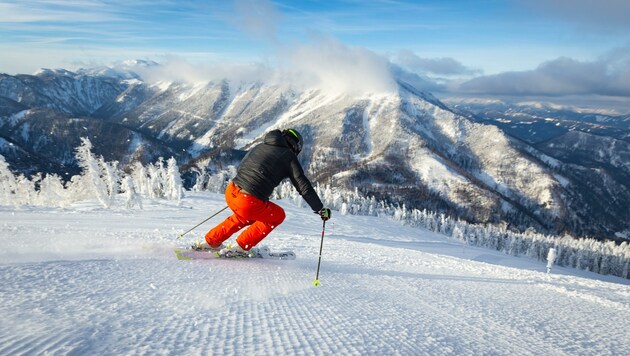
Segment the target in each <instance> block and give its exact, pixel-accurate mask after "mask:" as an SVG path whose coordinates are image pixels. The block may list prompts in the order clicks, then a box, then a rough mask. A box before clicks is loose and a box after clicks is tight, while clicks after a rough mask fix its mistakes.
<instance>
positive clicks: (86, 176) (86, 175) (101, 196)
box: [75, 137, 111, 208]
mask: <svg viewBox="0 0 630 356" xmlns="http://www.w3.org/2000/svg"><path fill="white" fill-rule="evenodd" d="M76 158H77V160H78V163H79V167H81V168H82V169H83V172H82V175H81V179H80V180H78V181H76V182H75V184H80V185H82V186H80V187H78V188H79V189H77V190H78V191H79V192H83V193H87V194H90V193H91V194H90V195H93V196H95V197H96V198H97V199H98V201H99V202H100V203H101V204H102V205H103V207H105V208H108V207H109V206H110V205H111V197H110V195H109V191H108V188H107V184H106V182H105V181H104V179H103V169H102V166H101V164H99V160H97V159H96V158H95V157H94V155H93V154H92V143H91V142H90V140H89V139H88V138H86V137H82V138H81V145H80V146H79V147H77V149H76ZM79 182H80V183H79Z"/></svg>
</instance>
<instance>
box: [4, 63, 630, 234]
mask: <svg viewBox="0 0 630 356" xmlns="http://www.w3.org/2000/svg"><path fill="white" fill-rule="evenodd" d="M0 98H1V100H2V101H0V103H2V109H1V111H0V113H1V114H0V139H1V140H2V141H0V154H2V155H4V156H5V158H6V160H7V162H9V164H10V165H11V167H12V168H13V169H17V170H21V171H23V172H24V173H27V174H32V173H34V172H37V171H48V172H63V174H65V173H68V175H70V174H71V173H72V171H73V169H76V167H73V163H74V162H73V155H72V152H73V148H74V147H76V146H78V142H79V138H80V137H82V136H88V137H89V138H90V140H92V142H93V144H94V150H95V152H96V153H97V154H102V155H104V157H105V158H106V159H108V160H118V161H119V162H121V164H123V165H125V164H127V163H129V162H131V161H133V160H136V159H140V160H145V161H146V160H155V159H156V158H157V157H159V156H164V157H170V156H174V157H175V158H176V159H177V160H178V162H179V163H180V164H181V165H182V169H184V170H187V169H192V168H194V167H199V168H207V170H209V171H213V170H215V171H216V170H218V169H221V167H224V166H226V165H229V164H236V163H237V162H238V160H239V159H240V158H241V157H242V154H243V152H244V151H245V150H247V149H248V148H249V147H251V145H253V144H255V143H256V142H259V141H260V139H261V138H262V136H263V135H264V133H265V132H267V131H268V130H270V129H273V128H285V127H294V128H296V129H298V130H299V131H300V132H301V133H302V134H303V136H304V137H306V139H307V144H306V145H305V148H304V151H303V153H302V154H301V155H300V158H301V161H302V162H303V164H304V166H305V168H306V170H307V173H308V175H309V176H310V177H312V180H313V181H315V182H318V183H320V184H329V185H330V186H331V187H334V188H335V189H339V190H342V191H349V192H355V191H356V192H357V193H360V194H362V195H364V196H374V197H375V198H376V199H379V200H384V201H387V202H390V203H395V204H405V206H406V207H408V208H415V209H420V210H421V209H430V210H435V211H439V212H442V213H444V214H447V215H450V216H454V217H459V218H462V219H466V220H468V221H472V222H490V223H499V222H502V221H503V222H506V223H508V224H509V225H511V226H513V227H515V228H518V229H526V228H528V227H533V228H535V229H538V230H541V231H544V232H554V233H559V232H571V233H574V234H578V235H584V234H591V235H596V236H599V237H610V236H613V234H614V233H615V232H620V231H623V230H625V229H627V228H628V225H627V223H625V222H626V221H630V212H629V211H628V210H627V209H625V206H628V204H629V203H630V187H628V180H624V178H625V177H627V175H626V174H627V162H628V159H627V150H626V149H627V146H624V145H623V144H621V143H623V142H625V141H624V137H623V133H622V131H623V130H622V129H621V128H619V131H614V130H613V131H610V132H608V131H605V130H604V131H597V133H598V134H600V135H604V134H605V135H607V136H597V135H595V134H593V133H591V134H589V135H590V136H597V137H603V138H609V139H610V140H615V142H619V143H620V144H618V145H615V146H614V148H613V149H612V150H610V151H605V152H604V153H603V156H601V157H600V159H599V160H594V162H593V164H595V163H597V165H593V164H586V163H584V162H582V161H581V158H580V157H582V156H583V155H588V152H583V153H580V156H575V155H570V154H569V151H571V150H572V148H571V147H573V146H571V144H570V142H571V141H570V140H569V141H567V142H565V143H561V142H560V141H558V142H555V143H554V142H551V141H549V140H551V139H552V138H556V139H557V138H559V137H561V136H562V135H561V134H568V133H569V132H572V130H569V129H567V130H566V132H559V134H558V135H556V136H553V135H547V136H545V137H544V140H543V139H538V138H537V139H523V138H522V137H521V136H519V135H516V134H514V132H512V131H510V130H508V129H507V128H506V127H505V126H501V125H498V124H497V123H496V121H497V120H494V121H493V120H492V116H490V115H487V116H481V115H479V114H475V113H472V112H470V111H464V110H462V109H461V108H459V107H455V108H453V109H452V108H451V107H450V106H447V105H446V104H444V103H442V102H441V101H439V100H438V99H436V98H435V97H433V96H432V95H431V94H428V93H424V92H422V91H419V90H418V89H416V88H415V87H414V86H413V85H411V84H409V83H408V82H406V81H404V80H403V78H399V80H398V89H397V91H396V92H391V93H384V94H364V95H349V94H332V93H330V92H326V91H322V90H320V89H309V90H296V89H292V88H290V87H289V86H286V85H273V84H266V83H260V82H256V83H246V82H242V83H233V82H229V81H227V80H223V81H216V82H200V83H183V82H156V83H149V82H145V81H143V80H141V78H140V77H139V76H137V75H135V74H134V73H127V74H124V73H123V74H117V75H113V74H112V73H111V72H109V71H104V70H95V71H86V70H84V71H80V72H78V73H72V72H68V71H62V70H56V71H42V72H39V73H37V74H35V75H32V76H27V75H19V76H8V75H2V76H0ZM480 117H481V118H480ZM578 121H579V120H578ZM583 121H584V120H583ZM499 122H500V121H499ZM587 124H591V123H590V122H586V121H585V122H584V125H587ZM573 131H574V130H573ZM523 135H524V134H523ZM616 135H620V136H616ZM530 136H531V135H530ZM590 136H588V137H589V138H590ZM575 142H578V143H577V144H582V143H583V141H575ZM574 144H575V143H574ZM606 144H607V143H606V142H602V143H601V145H603V146H605V145H606ZM603 146H600V147H603ZM624 150H626V151H624ZM560 152H565V153H566V154H561V153H560ZM624 152H625V153H624ZM197 170H198V169H197ZM192 179H194V175H193V178H192ZM601 182H603V183H604V184H603V186H601ZM598 183H599V185H600V187H598V189H592V186H593V185H594V184H598ZM609 201H610V202H611V204H610V205H609V206H607V207H606V209H602V205H604V204H606V202H609Z"/></svg>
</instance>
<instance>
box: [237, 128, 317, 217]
mask: <svg viewBox="0 0 630 356" xmlns="http://www.w3.org/2000/svg"><path fill="white" fill-rule="evenodd" d="M285 178H289V179H290V180H291V183H293V186H294V187H295V189H297V191H298V192H299V193H300V194H301V195H302V197H303V198H304V200H305V201H306V202H307V203H308V205H309V206H310V207H311V209H313V210H314V211H320V210H321V209H322V208H323V207H324V205H323V204H322V202H321V200H320V199H319V196H318V195H317V193H316V192H315V190H314V189H313V185H312V184H311V182H310V181H309V180H308V179H307V178H306V176H305V175H304V170H303V169H302V166H301V165H300V162H298V159H297V157H296V155H295V154H294V153H293V152H292V151H291V149H290V148H289V145H288V144H287V142H286V140H285V138H284V136H282V132H280V131H279V130H273V131H271V132H269V133H268V134H267V135H266V136H265V139H264V142H263V143H261V144H259V145H257V146H255V147H254V148H252V149H251V150H250V151H249V152H248V153H247V154H246V155H245V157H244V158H243V160H242V161H241V164H240V165H239V167H238V170H237V173H236V177H235V178H234V180H233V181H234V184H236V185H238V186H239V187H241V188H242V189H243V190H244V191H246V192H248V193H250V194H252V195H253V196H255V197H257V198H258V199H260V200H263V201H267V200H269V196H271V193H272V192H273V190H274V188H275V187H277V186H278V185H279V184H280V182H282V181H283V180H284V179H285Z"/></svg>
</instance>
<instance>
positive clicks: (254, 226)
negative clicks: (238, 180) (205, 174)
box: [206, 182, 286, 251]
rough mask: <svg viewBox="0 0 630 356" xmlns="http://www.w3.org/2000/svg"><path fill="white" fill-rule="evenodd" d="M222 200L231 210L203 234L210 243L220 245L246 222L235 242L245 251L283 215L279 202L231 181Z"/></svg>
mask: <svg viewBox="0 0 630 356" xmlns="http://www.w3.org/2000/svg"><path fill="white" fill-rule="evenodd" d="M225 201H226V202H227V204H228V206H229V207H230V209H231V210H232V212H233V214H232V215H231V216H230V217H228V218H227V219H225V220H223V222H222V223H220V224H219V225H217V226H215V227H214V228H213V229H212V230H210V231H208V233H207V234H206V242H207V243H208V245H210V246H212V247H218V246H220V245H221V243H222V242H223V241H225V240H227V239H229V238H230V236H232V235H233V234H234V233H235V232H237V231H239V230H241V229H242V228H244V227H245V226H249V227H248V228H247V229H245V231H243V232H242V233H241V234H240V235H239V236H238V237H237V238H236V243H238V244H239V246H241V247H242V248H243V250H246V251H248V250H249V249H251V248H252V247H254V246H256V245H257V244H258V243H259V242H260V241H262V240H263V239H264V238H265V237H267V235H269V233H270V232H271V231H272V230H273V229H275V228H276V227H277V226H278V225H280V224H281V223H282V222H283V221H284V218H285V216H286V215H285V213H284V210H283V209H282V208H281V207H279V206H278V205H276V204H274V203H272V202H270V201H262V200H260V199H258V198H256V197H255V196H253V195H251V194H248V193H245V192H243V191H241V188H240V187H239V186H237V185H235V184H234V183H233V182H230V184H229V185H228V187H227V189H226V190H225Z"/></svg>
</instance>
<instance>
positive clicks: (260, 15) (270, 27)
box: [232, 0, 282, 41]
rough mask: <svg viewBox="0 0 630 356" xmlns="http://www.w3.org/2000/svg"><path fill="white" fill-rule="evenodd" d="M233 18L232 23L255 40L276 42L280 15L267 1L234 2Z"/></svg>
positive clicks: (240, 0) (248, 0)
mask: <svg viewBox="0 0 630 356" xmlns="http://www.w3.org/2000/svg"><path fill="white" fill-rule="evenodd" d="M234 11H235V17H234V18H233V19H232V22H233V24H234V25H236V27H238V28H239V29H241V30H242V31H244V32H245V33H247V34H249V35H252V36H254V37H256V38H260V39H265V40H272V41H275V40H276V36H277V25H278V23H279V22H280V21H281V19H282V14H281V13H280V12H279V11H278V10H277V9H276V7H275V5H274V4H273V3H272V2H270V1H267V0H236V1H234Z"/></svg>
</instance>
